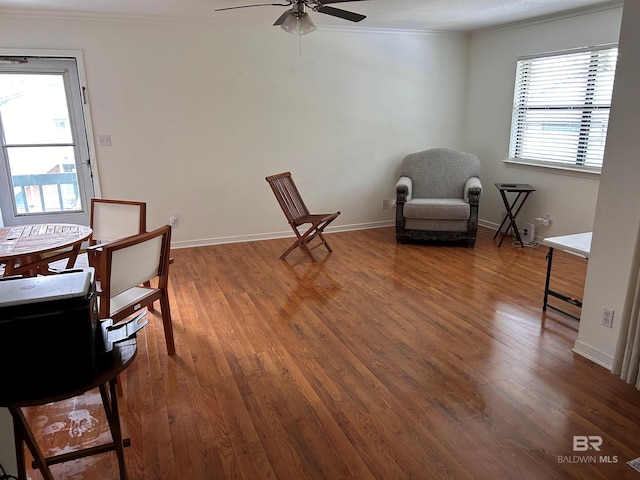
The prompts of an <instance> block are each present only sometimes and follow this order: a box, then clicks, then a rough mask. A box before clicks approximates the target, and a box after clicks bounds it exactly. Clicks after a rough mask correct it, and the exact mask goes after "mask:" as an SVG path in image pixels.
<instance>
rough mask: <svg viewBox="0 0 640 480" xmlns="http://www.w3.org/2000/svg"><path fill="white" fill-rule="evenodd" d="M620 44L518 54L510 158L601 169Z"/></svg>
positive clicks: (524, 161)
mask: <svg viewBox="0 0 640 480" xmlns="http://www.w3.org/2000/svg"><path fill="white" fill-rule="evenodd" d="M617 56H618V49H617V47H615V46H610V45H609V46H604V47H594V48H588V49H581V50H572V51H568V52H560V53H553V54H547V55H540V56H535V57H525V58H520V59H518V64H517V71H516V84H515V92H514V101H513V117H512V124H511V142H510V146H509V156H510V159H511V160H513V161H517V162H522V163H533V164H542V165H547V166H555V167H562V168H572V169H579V170H588V171H596V172H599V171H600V169H601V168H602V161H603V157H604V147H605V141H606V137H607V126H608V123H609V109H610V107H611V94H612V91H613V80H614V76H615V69H616V59H617Z"/></svg>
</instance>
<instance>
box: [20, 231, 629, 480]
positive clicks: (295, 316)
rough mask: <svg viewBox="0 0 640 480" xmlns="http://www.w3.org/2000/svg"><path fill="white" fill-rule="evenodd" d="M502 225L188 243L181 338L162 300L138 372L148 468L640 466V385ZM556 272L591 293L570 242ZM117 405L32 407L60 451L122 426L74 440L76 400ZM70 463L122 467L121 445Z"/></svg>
mask: <svg viewBox="0 0 640 480" xmlns="http://www.w3.org/2000/svg"><path fill="white" fill-rule="evenodd" d="M492 235H493V232H492V231H490V230H487V229H483V228H481V229H480V231H479V235H478V240H477V243H476V247H475V248H473V249H468V248H464V247H459V246H437V245H411V244H407V245H397V244H396V243H395V238H394V230H393V229H392V228H380V229H374V230H366V231H364V230H363V231H353V232H345V233H336V234H328V237H329V240H330V242H331V245H332V248H333V250H334V251H333V253H331V254H328V253H327V252H325V251H324V250H323V249H322V248H320V249H316V250H314V251H313V252H314V256H315V257H316V258H317V260H318V261H317V262H311V261H310V259H309V257H308V255H307V254H306V253H304V252H302V251H294V252H292V253H291V254H290V255H289V256H288V257H287V260H286V261H282V260H280V259H279V258H278V257H279V256H280V254H281V253H282V252H283V251H284V250H285V249H286V248H287V247H288V246H289V245H290V243H291V239H277V240H269V241H260V242H251V243H236V244H228V245H216V246H207V247H199V248H187V249H180V250H174V251H172V257H173V258H174V263H173V264H172V266H171V269H172V271H171V280H170V300H171V307H172V314H173V321H174V332H175V341H176V351H177V353H176V355H175V356H171V357H169V356H168V355H167V354H166V347H165V344H164V333H163V330H162V324H161V320H160V315H159V312H158V311H155V312H150V313H149V316H148V318H149V325H148V326H147V327H145V329H144V330H143V331H142V332H140V333H139V335H138V349H139V351H138V356H137V358H136V359H135V361H134V363H133V364H132V365H131V366H130V367H129V368H128V369H127V371H126V372H125V373H124V374H123V375H122V376H121V384H122V387H123V391H124V396H123V397H122V399H121V405H122V406H121V416H122V423H123V429H124V431H125V435H127V436H129V437H131V442H132V444H131V446H130V447H128V448H126V449H125V457H126V461H127V471H128V473H129V476H130V478H131V480H156V479H158V480H164V479H167V480H169V479H171V480H173V479H176V478H179V479H189V480H191V479H193V480H209V479H220V480H231V479H233V480H265V479H277V480H306V479H313V480H356V479H357V480H374V479H376V480H390V479H393V480H396V479H424V480H432V479H436V480H437V479H460V480H478V479H487V480H496V479H508V480H511V479H517V480H525V479H532V480H540V479H560V480H564V479H576V480H577V479H580V480H582V479H614V478H615V479H616V480H618V479H621V480H627V479H629V480H633V479H637V478H640V473H638V472H636V471H635V470H633V469H632V468H631V467H629V466H628V465H626V462H627V461H628V460H631V459H633V458H636V457H640V437H639V436H638V435H637V431H638V426H639V425H640V392H638V391H637V390H635V389H634V388H633V387H632V386H630V385H627V384H625V383H624V382H622V381H621V380H620V379H618V378H617V377H616V376H614V375H612V374H611V373H609V372H608V371H606V370H605V369H604V368H602V367H600V366H598V365H596V364H594V363H592V362H589V361H588V360H586V359H584V358H582V357H579V356H577V355H576V354H574V353H573V352H572V348H573V345H574V343H575V341H576V339H577V334H578V325H579V323H578V322H577V321H576V320H573V319H571V318H569V317H566V316H564V315H562V314H561V313H558V312H555V311H548V312H546V313H543V312H542V297H543V290H544V280H545V273H546V259H545V256H546V253H547V249H546V248H544V247H537V248H516V247H513V246H511V245H510V244H508V243H507V242H505V243H504V244H503V246H502V247H500V248H498V247H497V246H496V244H495V243H494V242H493V240H492ZM556 272H557V273H556ZM554 273H556V274H555V275H553V277H552V281H553V285H554V288H557V289H558V290H560V291H563V292H566V293H568V294H570V295H573V296H576V298H578V297H581V295H582V291H583V288H584V277H585V275H586V261H585V260H584V259H582V258H579V257H575V256H573V255H561V254H560V253H558V255H556V256H554ZM85 397H86V398H85ZM97 400H98V403H96V396H95V393H89V394H88V395H85V396H82V397H78V398H77V399H74V400H68V401H65V402H58V403H56V404H50V405H45V406H41V407H35V408H30V409H27V414H28V418H29V419H30V421H31V422H32V424H34V425H35V427H34V431H35V433H36V436H37V438H38V440H39V442H40V443H41V445H42V446H43V447H44V449H45V450H46V452H47V454H51V452H55V451H60V450H62V449H74V448H79V447H81V446H86V445H89V444H93V443H95V442H97V441H99V440H101V439H103V437H104V436H105V435H108V432H106V430H104V428H105V426H104V424H103V423H100V424H99V428H96V429H94V430H92V431H91V432H90V433H89V432H87V433H85V434H84V435H82V436H80V437H77V438H71V437H70V425H71V423H70V420H69V418H68V417H69V413H70V412H73V411H76V410H78V409H84V410H86V411H87V412H88V413H87V415H90V416H92V417H95V418H98V417H99V415H100V414H101V412H100V408H101V405H100V404H99V397H98V399H97ZM100 418H102V417H100ZM99 422H102V420H100V421H99ZM574 436H600V437H601V438H602V442H603V443H602V446H601V451H594V450H589V451H580V450H577V451H574V448H573V447H574V444H573V439H574ZM614 458H615V460H616V461H615V462H614V461H613V460H614ZM607 460H608V461H607ZM29 473H30V475H31V476H32V478H33V479H34V480H38V479H39V478H41V476H40V474H39V473H38V472H37V471H33V470H30V471H29ZM55 474H57V475H58V476H60V478H69V479H73V480H83V479H92V480H93V479H98V478H99V479H105V480H106V479H112V478H113V479H115V478H118V468H117V462H116V460H115V455H114V454H113V453H107V454H102V455H99V456H96V457H93V458H90V459H89V458H87V459H82V460H78V461H74V462H69V463H68V464H65V465H60V466H55V467H54V475H55Z"/></svg>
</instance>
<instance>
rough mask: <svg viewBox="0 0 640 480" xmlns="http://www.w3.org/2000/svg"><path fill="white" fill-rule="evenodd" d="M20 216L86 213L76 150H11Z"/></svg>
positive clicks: (18, 148) (23, 148)
mask: <svg viewBox="0 0 640 480" xmlns="http://www.w3.org/2000/svg"><path fill="white" fill-rule="evenodd" d="M6 152H7V156H8V158H9V169H10V170H11V180H12V183H13V194H14V198H15V208H16V214H18V215H24V214H29V213H42V212H59V211H63V210H64V211H77V210H82V202H81V200H80V193H79V190H78V176H77V174H76V163H75V159H74V150H73V147H8V148H7V149H6Z"/></svg>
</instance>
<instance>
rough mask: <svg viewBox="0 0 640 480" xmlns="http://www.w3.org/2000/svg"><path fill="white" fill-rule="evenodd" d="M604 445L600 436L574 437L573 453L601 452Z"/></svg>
mask: <svg viewBox="0 0 640 480" xmlns="http://www.w3.org/2000/svg"><path fill="white" fill-rule="evenodd" d="M601 445H602V437H601V436H599V435H589V436H587V435H574V436H573V451H574V452H586V451H588V450H595V451H596V452H599V451H600V446H601Z"/></svg>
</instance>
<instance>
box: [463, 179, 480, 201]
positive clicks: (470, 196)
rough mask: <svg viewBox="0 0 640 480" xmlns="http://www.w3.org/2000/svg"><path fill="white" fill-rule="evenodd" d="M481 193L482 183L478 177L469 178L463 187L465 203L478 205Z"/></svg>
mask: <svg viewBox="0 0 640 480" xmlns="http://www.w3.org/2000/svg"><path fill="white" fill-rule="evenodd" d="M481 193H482V183H480V179H479V178H478V177H471V178H470V179H469V180H467V182H466V183H465V185H464V201H465V202H467V203H479V202H480V194H481Z"/></svg>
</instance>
